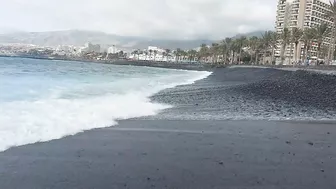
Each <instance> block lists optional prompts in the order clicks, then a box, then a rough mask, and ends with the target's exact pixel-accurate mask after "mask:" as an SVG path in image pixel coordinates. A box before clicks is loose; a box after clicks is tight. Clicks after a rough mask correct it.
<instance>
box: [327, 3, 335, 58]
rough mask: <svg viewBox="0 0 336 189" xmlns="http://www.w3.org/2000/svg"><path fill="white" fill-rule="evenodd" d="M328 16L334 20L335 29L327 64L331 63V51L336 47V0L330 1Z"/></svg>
mask: <svg viewBox="0 0 336 189" xmlns="http://www.w3.org/2000/svg"><path fill="white" fill-rule="evenodd" d="M326 17H328V18H329V19H330V20H331V21H332V22H333V27H332V28H333V29H332V36H331V38H332V40H331V43H330V46H329V51H328V58H327V59H328V60H327V64H329V63H330V58H331V51H332V49H334V47H335V43H336V0H334V1H333V2H331V1H330V12H328V13H327V14H326Z"/></svg>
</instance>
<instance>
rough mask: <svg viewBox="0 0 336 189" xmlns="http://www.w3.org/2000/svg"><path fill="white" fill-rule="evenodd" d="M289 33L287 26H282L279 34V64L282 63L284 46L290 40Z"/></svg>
mask: <svg viewBox="0 0 336 189" xmlns="http://www.w3.org/2000/svg"><path fill="white" fill-rule="evenodd" d="M290 35H291V33H290V32H289V30H288V28H284V29H283V31H282V33H281V35H280V40H281V53H280V57H281V65H282V64H283V62H284V60H285V51H286V47H287V45H288V44H289V42H290V38H291V36H290Z"/></svg>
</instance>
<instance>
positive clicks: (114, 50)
mask: <svg viewBox="0 0 336 189" xmlns="http://www.w3.org/2000/svg"><path fill="white" fill-rule="evenodd" d="M118 52H119V51H118V49H117V47H116V46H115V45H113V46H112V47H109V48H108V49H107V53H111V54H115V53H118Z"/></svg>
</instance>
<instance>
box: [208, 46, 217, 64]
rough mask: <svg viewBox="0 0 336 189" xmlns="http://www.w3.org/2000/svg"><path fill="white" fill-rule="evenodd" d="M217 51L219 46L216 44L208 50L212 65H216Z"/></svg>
mask: <svg viewBox="0 0 336 189" xmlns="http://www.w3.org/2000/svg"><path fill="white" fill-rule="evenodd" d="M218 51H219V44H218V43H212V46H211V48H210V52H211V55H212V63H217V58H218Z"/></svg>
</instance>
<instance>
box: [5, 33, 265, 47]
mask: <svg viewBox="0 0 336 189" xmlns="http://www.w3.org/2000/svg"><path fill="white" fill-rule="evenodd" d="M262 32H263V31H255V32H250V33H246V34H237V35H236V36H233V38H237V37H239V36H242V35H245V36H247V37H250V36H251V35H252V36H253V35H257V34H258V33H260V34H261V33H262ZM259 36H260V35H259ZM216 41H218V40H210V39H193V40H178V39H151V38H148V37H136V36H120V35H115V34H108V33H104V32H100V31H87V30H61V31H49V32H14V33H7V34H0V43H22V44H33V45H40V46H50V47H55V46H58V45H75V46H83V45H84V44H85V43H86V42H91V43H94V44H101V45H102V47H109V46H112V45H116V46H118V47H121V48H130V49H131V48H133V49H135V48H140V49H142V48H147V47H148V46H158V47H161V48H170V49H174V48H181V49H191V48H195V47H199V46H200V45H201V44H202V43H205V44H211V43H213V42H216Z"/></svg>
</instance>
